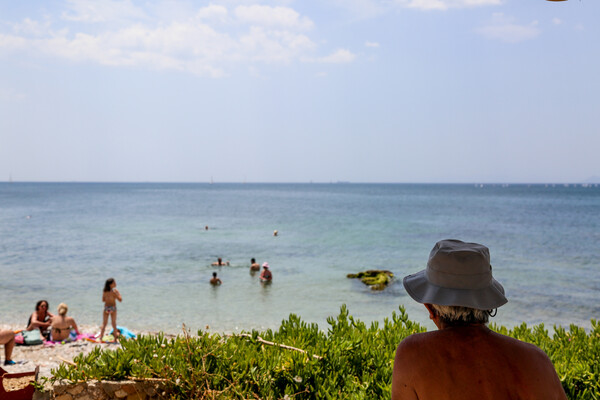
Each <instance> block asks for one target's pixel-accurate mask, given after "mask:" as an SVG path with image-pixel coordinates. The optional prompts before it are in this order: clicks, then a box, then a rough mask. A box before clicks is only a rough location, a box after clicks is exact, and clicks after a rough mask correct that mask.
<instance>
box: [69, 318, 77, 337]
mask: <svg viewBox="0 0 600 400" xmlns="http://www.w3.org/2000/svg"><path fill="white" fill-rule="evenodd" d="M70 320H71V321H70V323H69V325H71V327H72V328H73V329H75V332H77V334H78V335H79V328H77V323H76V322H75V320H74V319H73V318H70Z"/></svg>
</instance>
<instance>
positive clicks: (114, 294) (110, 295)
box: [100, 278, 123, 341]
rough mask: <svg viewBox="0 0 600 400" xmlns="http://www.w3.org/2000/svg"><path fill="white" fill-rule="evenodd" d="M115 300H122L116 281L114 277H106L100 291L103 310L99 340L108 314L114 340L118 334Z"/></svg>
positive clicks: (102, 335)
mask: <svg viewBox="0 0 600 400" xmlns="http://www.w3.org/2000/svg"><path fill="white" fill-rule="evenodd" d="M117 300H119V301H123V299H122V298H121V293H119V291H118V290H117V282H115V280H114V278H108V279H107V280H106V283H105V284H104V291H103V292H102V301H103V302H104V311H103V312H102V330H101V331H100V340H102V338H103V337H104V328H106V324H107V323H108V316H109V315H110V320H111V322H112V326H113V335H114V337H115V341H116V340H117V337H118V336H119V331H118V330H117Z"/></svg>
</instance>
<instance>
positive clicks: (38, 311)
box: [25, 300, 54, 339]
mask: <svg viewBox="0 0 600 400" xmlns="http://www.w3.org/2000/svg"><path fill="white" fill-rule="evenodd" d="M52 318H54V315H52V314H51V313H50V312H48V302H47V301H46V300H40V301H38V302H37V304H36V305H35V311H34V312H33V313H32V314H31V316H30V317H29V320H28V321H27V328H25V330H27V331H32V330H34V329H36V328H37V329H39V330H40V332H41V333H42V336H44V337H45V338H46V339H48V338H49V336H50V325H51V324H52V321H51V320H52Z"/></svg>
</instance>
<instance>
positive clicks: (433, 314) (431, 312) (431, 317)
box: [424, 303, 442, 329]
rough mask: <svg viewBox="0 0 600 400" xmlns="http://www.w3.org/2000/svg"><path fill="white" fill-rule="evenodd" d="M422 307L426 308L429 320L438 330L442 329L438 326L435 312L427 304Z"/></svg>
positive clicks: (438, 321)
mask: <svg viewBox="0 0 600 400" xmlns="http://www.w3.org/2000/svg"><path fill="white" fill-rule="evenodd" d="M424 306H425V307H426V308H427V311H429V319H430V320H432V321H433V323H434V324H435V326H437V328H438V329H442V326H441V325H440V317H439V316H438V315H437V313H436V312H435V308H433V307H432V306H431V304H429V303H425V304H424Z"/></svg>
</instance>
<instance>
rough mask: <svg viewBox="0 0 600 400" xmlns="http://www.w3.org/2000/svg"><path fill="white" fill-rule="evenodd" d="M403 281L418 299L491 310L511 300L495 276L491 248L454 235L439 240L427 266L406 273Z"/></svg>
mask: <svg viewBox="0 0 600 400" xmlns="http://www.w3.org/2000/svg"><path fill="white" fill-rule="evenodd" d="M403 284H404V288H405V289H406V291H407V292H408V294H409V295H410V297H412V298H413V299H414V300H415V301H417V302H419V303H430V304H438V305H442V306H463V307H470V308H476V309H478V310H492V309H494V308H498V307H500V306H501V305H504V304H506V302H507V301H508V300H507V299H506V297H505V296H504V288H503V287H502V285H501V284H500V283H499V282H498V281H497V280H495V279H494V277H493V276H492V266H491V264H490V251H489V249H488V248H487V247H485V246H484V245H481V244H477V243H465V242H462V241H460V240H455V239H447V240H441V241H439V242H437V243H436V244H435V246H434V247H433V249H432V250H431V253H430V254H429V261H428V262H427V267H426V268H425V269H424V270H422V271H419V272H417V273H416V274H412V275H408V276H406V277H405V278H404V280H403Z"/></svg>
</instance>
